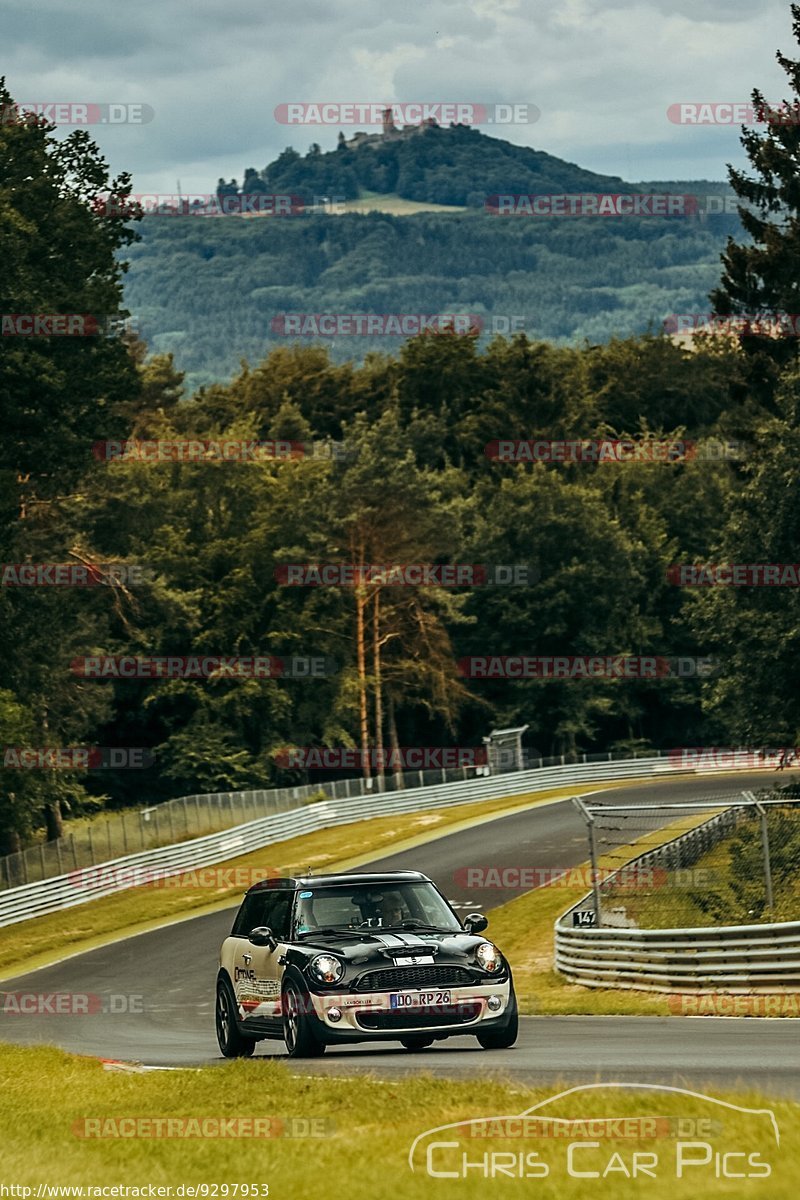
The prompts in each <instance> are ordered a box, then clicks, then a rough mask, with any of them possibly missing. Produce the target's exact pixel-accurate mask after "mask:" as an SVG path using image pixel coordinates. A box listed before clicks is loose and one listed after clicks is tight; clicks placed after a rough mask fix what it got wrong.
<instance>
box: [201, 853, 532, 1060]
mask: <svg viewBox="0 0 800 1200" xmlns="http://www.w3.org/2000/svg"><path fill="white" fill-rule="evenodd" d="M486 925H487V920H486V917H484V916H483V915H482V914H480V913H475V914H472V915H471V916H468V917H466V918H465V921H464V924H463V925H462V924H461V922H460V921H459V919H458V917H457V916H456V915H455V913H454V912H453V910H452V908H451V907H450V905H449V904H448V903H447V901H446V900H445V899H444V897H443V896H442V894H441V892H439V891H438V889H437V888H436V887H435V885H434V884H433V883H432V882H431V880H430V879H428V878H427V877H426V876H425V875H421V874H420V873H419V872H418V871H396V872H392V873H390V874H380V875H315V876H304V877H302V878H296V879H270V880H264V881H263V882H261V883H257V884H256V885H255V886H254V887H252V888H251V889H250V891H249V892H248V893H247V895H246V896H245V898H244V901H243V903H242V906H241V908H240V909H239V912H238V914H237V917H236V920H235V921H234V924H233V929H232V930H231V935H230V937H228V938H226V939H225V941H224V943H223V945H222V951H221V953H220V965H219V974H218V976H217V1005H216V1023H217V1038H218V1040H219V1045H220V1049H221V1050H222V1053H223V1054H224V1055H225V1056H226V1057H227V1058H240V1057H246V1056H249V1055H251V1054H252V1053H253V1050H254V1049H255V1045H256V1042H258V1041H261V1040H263V1039H264V1038H281V1037H282V1038H283V1040H284V1041H285V1043H286V1049H287V1050H288V1052H289V1054H290V1055H292V1056H293V1057H295V1058H309V1057H312V1056H315V1055H318V1054H322V1052H323V1051H324V1050H325V1047H326V1046H327V1045H330V1044H334V1043H346V1042H363V1041H389V1040H396V1041H400V1042H402V1044H403V1045H404V1046H405V1047H406V1049H407V1050H422V1049H424V1048H425V1047H426V1046H430V1045H431V1044H432V1043H433V1042H434V1041H435V1040H437V1039H440V1038H447V1037H452V1036H453V1035H454V1034H465V1033H470V1034H472V1033H474V1034H475V1036H476V1037H477V1039H478V1041H479V1043H480V1044H481V1046H483V1047H484V1048H485V1049H487V1050H490V1049H491V1050H500V1049H505V1048H507V1047H508V1046H512V1045H513V1044H514V1042H515V1041H516V1039H517V1002H516V998H515V996H514V984H513V980H512V978H511V970H510V968H509V965H508V963H507V962H506V960H505V958H504V957H503V955H502V954H501V953H500V951H499V950H498V949H497V947H496V946H493V945H492V943H491V942H489V941H487V940H486V939H485V938H483V937H481V936H480V934H481V932H482V930H484V929H485V928H486Z"/></svg>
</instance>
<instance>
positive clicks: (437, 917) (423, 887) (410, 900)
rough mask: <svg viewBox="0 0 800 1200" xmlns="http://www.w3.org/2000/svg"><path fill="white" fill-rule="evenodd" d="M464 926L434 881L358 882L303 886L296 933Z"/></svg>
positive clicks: (299, 899)
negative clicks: (324, 930)
mask: <svg viewBox="0 0 800 1200" xmlns="http://www.w3.org/2000/svg"><path fill="white" fill-rule="evenodd" d="M415 926H419V927H420V929H423V928H425V927H427V928H429V929H431V928H432V929H442V930H445V931H450V932H455V931H457V930H459V929H460V928H461V926H460V925H459V922H458V919H457V918H456V917H455V916H454V914H453V913H452V911H451V910H450V908H449V907H448V906H447V904H446V903H445V901H444V900H443V899H442V897H441V896H440V895H439V893H438V892H437V891H436V888H435V887H434V886H433V884H432V883H382V884H368V885H364V884H363V883H356V882H355V881H354V882H353V883H352V884H351V885H347V884H337V885H335V886H329V887H319V888H315V887H313V886H312V887H308V888H304V889H303V891H301V892H300V893H299V895H298V899H297V908H296V913H295V934H296V935H298V936H299V935H301V934H306V933H314V932H315V931H317V930H320V929H331V928H337V929H347V930H350V929H373V930H375V929H401V928H405V929H413V928H414V927H415Z"/></svg>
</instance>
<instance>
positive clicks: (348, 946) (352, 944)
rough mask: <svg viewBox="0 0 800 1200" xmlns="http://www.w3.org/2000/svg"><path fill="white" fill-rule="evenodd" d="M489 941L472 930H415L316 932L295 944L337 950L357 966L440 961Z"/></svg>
mask: <svg viewBox="0 0 800 1200" xmlns="http://www.w3.org/2000/svg"><path fill="white" fill-rule="evenodd" d="M484 941H486V938H484V937H478V936H477V935H475V934H470V933H459V932H455V933H444V932H442V933H430V932H426V933H415V932H414V931H413V930H406V929H403V930H398V931H397V932H392V933H390V932H388V931H387V932H385V933H380V932H378V931H377V930H376V931H375V932H372V933H366V932H365V933H364V936H363V937H359V938H357V939H356V938H349V937H343V936H341V935H340V934H336V933H326V934H314V935H310V936H309V937H306V938H302V939H301V940H300V941H298V942H296V943H295V947H296V948H297V949H299V950H303V951H305V952H306V953H320V952H322V951H325V950H331V951H333V952H335V953H336V954H337V955H338V956H339V957H340V958H344V959H346V960H347V961H348V962H350V963H353V964H354V965H361V964H362V963H364V962H376V963H385V964H391V962H392V960H393V959H395V958H406V957H408V958H416V957H417V956H430V955H433V957H434V958H435V959H436V960H437V961H439V962H441V961H442V960H451V961H452V959H453V958H462V957H468V956H472V954H473V953H474V951H475V947H476V946H478V945H480V943H481V942H484Z"/></svg>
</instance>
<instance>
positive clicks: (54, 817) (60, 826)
mask: <svg viewBox="0 0 800 1200" xmlns="http://www.w3.org/2000/svg"><path fill="white" fill-rule="evenodd" d="M44 823H45V827H46V829H47V840H48V842H54V841H56V839H57V838H60V837H63V836H64V818H63V816H62V814H61V801H60V800H59V799H55V800H51V801H50V802H49V804H46V805H45V808H44Z"/></svg>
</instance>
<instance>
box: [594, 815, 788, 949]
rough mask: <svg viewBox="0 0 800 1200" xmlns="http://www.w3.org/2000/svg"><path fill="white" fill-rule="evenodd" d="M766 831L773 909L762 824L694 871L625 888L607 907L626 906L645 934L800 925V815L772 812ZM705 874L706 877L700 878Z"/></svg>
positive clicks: (730, 840)
mask: <svg viewBox="0 0 800 1200" xmlns="http://www.w3.org/2000/svg"><path fill="white" fill-rule="evenodd" d="M768 829H769V840H770V850H771V859H772V882H773V893H774V903H773V907H772V909H767V908H766V903H765V902H766V889H765V882H764V865H763V857H762V854H763V852H762V847H761V832H760V826H759V823H758V821H756V820H752V819H751V820H750V821H747V822H744V823H742V824H740V825H739V827H738V828H737V830H736V831H735V833H732V834H730V835H729V836H728V837H726V838H723V839H722V840H721V841H720V842H718V843H717V845H716V846H713V847H712V848H711V849H710V850H708V851H707V852H706V853H705V854H703V855H702V856H701V857H700V858H698V860H697V861H696V862H695V863H693V864H692V866H691V868H690V869H689V870H688V871H686V872H684V873H682V879H683V882H682V880H681V873H680V872H679V873H677V874H676V875H674V876H672V878H670V876H669V875H668V877H667V881H666V886H655V887H653V888H651V889H645V888H641V887H637V888H636V889H635V890H631V891H628V892H626V891H625V889H624V887H622V888H620V889H618V890H617V891H616V892H614V891H612V890H609V891H608V892H607V902H608V904H609V905H612V904H614V903H618V904H624V905H625V907H626V910H627V913H628V915H629V916H631V917H632V918H633V919H634V920H635V921H636V923H637V925H639V927H640V928H641V929H664V928H669V927H675V928H677V927H682V928H684V929H687V928H692V927H698V928H699V927H709V926H713V925H717V924H725V925H754V924H770V923H771V922H773V921H797V920H800V877H798V872H797V865H798V863H800V810H798V809H797V808H787V809H784V810H780V809H771V810H770V812H769V816H768ZM701 873H702V874H701Z"/></svg>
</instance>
